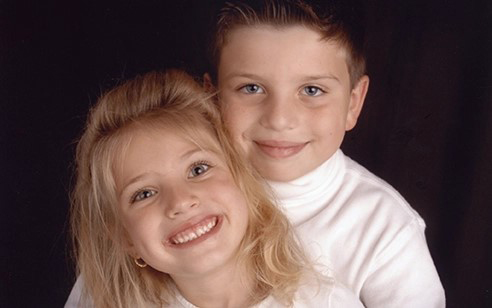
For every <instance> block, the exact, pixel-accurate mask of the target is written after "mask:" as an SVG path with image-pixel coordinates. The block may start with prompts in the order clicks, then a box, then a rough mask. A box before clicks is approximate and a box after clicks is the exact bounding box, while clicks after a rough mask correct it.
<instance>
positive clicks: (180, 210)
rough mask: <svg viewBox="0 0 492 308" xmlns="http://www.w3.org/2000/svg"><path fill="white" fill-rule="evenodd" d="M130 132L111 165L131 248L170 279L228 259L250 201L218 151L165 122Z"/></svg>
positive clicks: (245, 220) (232, 255)
mask: <svg viewBox="0 0 492 308" xmlns="http://www.w3.org/2000/svg"><path fill="white" fill-rule="evenodd" d="M131 137H132V139H131V142H130V143H129V146H128V148H127V149H125V151H124V154H123V155H122V156H121V159H120V160H118V162H117V164H116V165H115V166H114V168H115V179H116V189H117V195H118V202H119V206H120V212H121V215H122V220H123V224H124V226H125V229H126V231H127V233H128V251H129V253H130V254H131V255H132V256H133V257H140V258H142V259H143V260H144V261H145V262H146V263H147V264H149V265H150V266H151V267H153V268H155V269H156V270H158V271H161V272H164V273H168V274H170V275H171V277H173V278H174V279H176V278H180V277H181V278H194V277H196V278H198V277H200V275H202V276H203V275H206V274H208V273H212V272H214V271H217V270H219V269H223V268H227V265H228V264H234V263H233V262H235V256H236V253H237V250H238V248H239V246H240V243H241V240H242V239H243V237H244V234H245V232H246V228H247V224H248V207H247V202H246V200H245V198H244V195H243V194H242V192H241V191H240V190H239V188H238V187H237V186H236V184H235V182H234V180H233V178H232V175H231V173H230V171H229V169H228V167H227V165H226V164H225V162H224V159H223V158H222V156H221V155H220V154H217V153H215V152H212V151H209V150H207V149H203V148H200V147H199V146H198V145H196V144H195V143H193V142H191V141H189V140H187V139H185V138H183V137H182V136H180V135H178V134H177V133H176V132H175V131H172V130H169V129H159V130H151V131H148V130H147V131H146V130H142V129H137V130H136V131H135V132H133V133H131Z"/></svg>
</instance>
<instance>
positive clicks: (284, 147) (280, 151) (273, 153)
mask: <svg viewBox="0 0 492 308" xmlns="http://www.w3.org/2000/svg"><path fill="white" fill-rule="evenodd" d="M254 143H255V144H256V146H257V147H258V148H259V149H260V150H261V151H262V152H263V153H264V154H266V155H268V156H270V157H272V158H277V159H281V158H287V157H290V156H293V155H295V154H297V153H299V152H300V151H301V150H302V149H304V147H305V146H306V145H307V144H308V142H290V141H275V140H261V141H258V140H256V141H254Z"/></svg>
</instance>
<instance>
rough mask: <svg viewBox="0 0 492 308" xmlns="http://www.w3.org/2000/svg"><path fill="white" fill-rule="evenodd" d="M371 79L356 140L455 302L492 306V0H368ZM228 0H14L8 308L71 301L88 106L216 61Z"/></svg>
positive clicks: (7, 6)
mask: <svg viewBox="0 0 492 308" xmlns="http://www.w3.org/2000/svg"><path fill="white" fill-rule="evenodd" d="M362 3H363V4H364V7H365V12H366V34H367V40H368V44H367V47H368V48H367V58H368V71H369V75H370V77H371V85H370V89H369V94H368V97H367V99H366V104H365V107H364V110H363V113H362V116H361V118H360V120H359V123H358V125H357V127H356V128H355V129H354V130H353V131H352V132H350V133H349V134H348V135H347V137H346V140H345V142H344V145H343V147H342V148H343V149H344V151H345V152H346V154H348V155H349V156H351V157H353V158H354V159H356V160H357V161H359V162H360V163H361V164H363V165H364V166H366V167H367V168H368V169H369V170H371V171H373V172H374V173H375V174H377V175H379V176H380V177H382V178H383V179H385V180H386V181H388V182H389V183H391V184H392V185H393V186H395V188H397V189H398V190H399V191H400V192H401V194H402V195H403V196H404V197H405V198H407V200H408V201H409V202H410V204H411V205H412V206H413V207H414V208H415V209H416V210H417V211H418V212H419V213H420V214H421V215H422V217H423V218H424V219H425V221H426V222H427V231H426V232H427V233H426V234H427V240H428V244H429V247H430V250H431V253H432V255H433V258H434V261H435V263H436V266H437V269H438V271H439V274H440V277H441V280H442V282H443V284H444V288H445V290H446V296H447V306H448V307H492V294H491V292H492V265H491V261H490V260H492V248H491V247H492V241H491V231H492V227H491V226H492V224H491V222H490V221H491V220H492V209H491V200H492V193H491V191H492V168H491V167H492V166H491V162H490V160H491V158H492V144H491V143H492V127H491V124H490V120H492V117H491V115H492V110H491V108H492V107H491V103H492V96H491V92H492V2H490V1H488V0H477V1H437V0H430V1H403V0H402V1H390V0H386V1H385V0H370V1H362ZM217 7H220V2H218V1H190V0H184V1H172V2H171V1H157V0H154V1H117V2H114V3H110V2H108V1H91V0H87V1H59V2H57V1H37V2H29V3H28V2H26V1H19V0H18V1H5V0H0V175H1V185H0V187H1V190H0V192H1V194H0V205H1V208H0V211H1V214H0V235H1V238H0V249H1V250H0V307H61V306H62V305H63V303H64V302H65V300H66V298H67V296H68V293H69V291H70V289H71V287H72V284H73V281H74V276H73V265H72V263H71V260H70V257H69V252H68V243H69V241H68V236H67V213H68V207H69V204H68V199H67V196H68V192H69V190H70V185H71V184H70V183H71V176H72V165H71V164H72V163H71V162H72V158H73V151H74V141H75V140H76V138H77V136H78V135H79V134H80V131H81V129H82V126H83V123H84V121H85V115H86V112H87V109H88V107H89V106H90V105H91V104H92V103H94V101H95V100H96V98H97V96H98V95H99V94H100V93H101V92H102V91H104V90H106V89H108V88H109V87H111V86H114V85H116V84H117V83H118V82H119V81H121V80H122V79H126V78H131V77H133V76H134V75H135V74H137V73H143V72H146V71H149V70H153V69H164V68H167V67H180V68H185V69H188V70H189V71H191V72H192V73H196V74H202V73H203V72H204V71H205V70H206V65H205V63H206V62H205V52H204V46H205V43H206V41H207V33H208V32H209V29H210V24H211V17H212V15H213V14H214V12H215V10H216V8H217Z"/></svg>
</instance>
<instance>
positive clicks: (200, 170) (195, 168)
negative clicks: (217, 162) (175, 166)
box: [188, 162, 210, 178]
mask: <svg viewBox="0 0 492 308" xmlns="http://www.w3.org/2000/svg"><path fill="white" fill-rule="evenodd" d="M209 169H210V165H209V164H207V163H204V162H201V163H196V164H193V165H192V166H191V169H190V173H189V174H188V177H189V178H194V177H197V176H200V175H202V174H204V173H205V172H207V171H208V170H209Z"/></svg>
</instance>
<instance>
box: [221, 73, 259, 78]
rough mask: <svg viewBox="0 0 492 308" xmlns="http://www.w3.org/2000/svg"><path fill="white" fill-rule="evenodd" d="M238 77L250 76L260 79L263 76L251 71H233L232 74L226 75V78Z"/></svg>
mask: <svg viewBox="0 0 492 308" xmlns="http://www.w3.org/2000/svg"><path fill="white" fill-rule="evenodd" d="M237 77H244V78H250V79H260V78H261V77H260V76H258V75H255V74H251V73H241V72H239V73H236V72H232V73H230V74H227V75H225V77H224V79H230V78H237Z"/></svg>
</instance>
